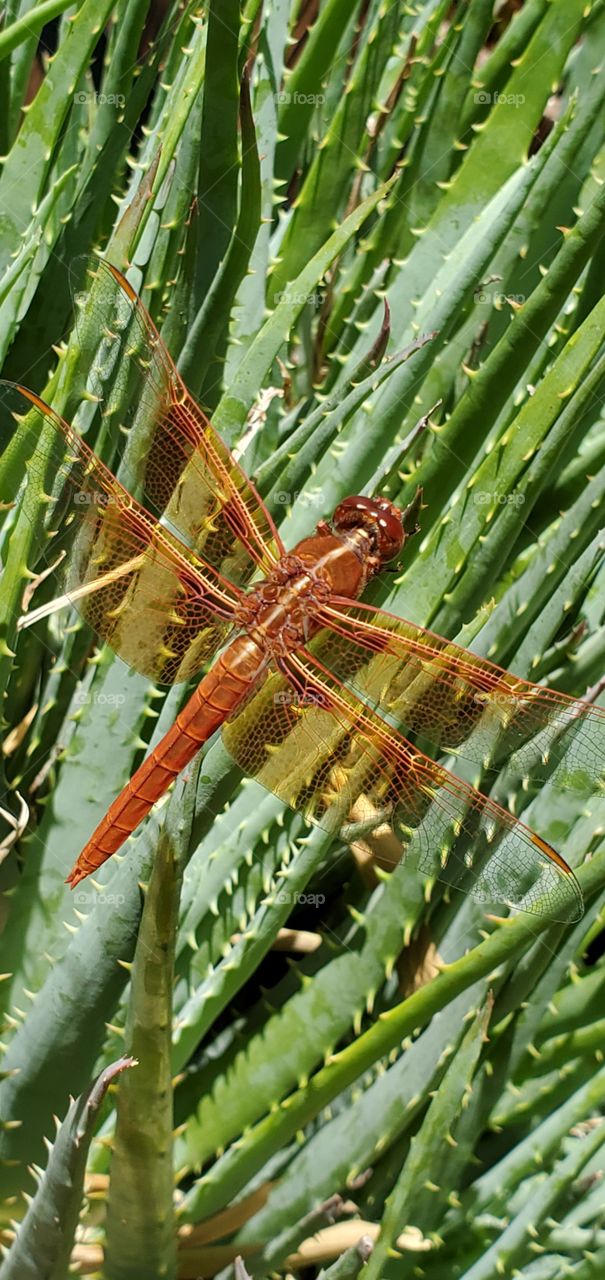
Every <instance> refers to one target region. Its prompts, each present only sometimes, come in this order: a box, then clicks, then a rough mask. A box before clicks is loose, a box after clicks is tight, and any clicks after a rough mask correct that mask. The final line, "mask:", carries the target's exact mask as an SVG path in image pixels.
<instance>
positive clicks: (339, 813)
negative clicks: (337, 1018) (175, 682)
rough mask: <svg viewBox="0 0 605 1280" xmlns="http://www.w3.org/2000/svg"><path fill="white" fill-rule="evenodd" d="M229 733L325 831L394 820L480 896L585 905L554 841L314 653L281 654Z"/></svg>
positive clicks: (516, 902) (572, 910)
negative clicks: (436, 754) (415, 741)
mask: <svg viewBox="0 0 605 1280" xmlns="http://www.w3.org/2000/svg"><path fill="white" fill-rule="evenodd" d="M223 738H224V742H225V745H226V747H227V750H228V751H229V752H230V754H231V755H232V756H233V758H234V759H235V760H236V761H237V763H238V764H239V766H240V768H242V769H243V770H244V772H245V773H247V774H249V775H251V776H253V777H255V778H256V779H257V780H258V781H259V782H261V783H262V784H263V785H264V786H265V787H267V789H268V790H269V791H273V792H274V793H275V794H276V795H277V796H279V797H280V799H282V800H283V801H284V802H285V803H286V804H288V805H290V806H292V807H293V808H298V809H301V810H302V811H304V812H305V813H306V815H307V817H309V818H310V819H311V820H312V821H314V822H316V823H318V824H319V825H320V826H322V827H325V828H326V829H327V830H330V831H333V832H337V831H343V828H344V834H345V835H346V833H347V828H348V830H349V832H353V833H355V832H359V830H360V829H361V830H366V829H367V830H370V829H375V828H379V829H380V828H382V829H384V824H387V826H388V828H389V831H390V832H391V833H392V835H393V836H394V837H395V840H396V842H397V845H398V848H399V851H400V854H401V856H402V857H403V856H417V858H418V865H419V869H420V870H421V871H422V872H424V873H427V874H429V875H431V876H434V877H436V878H439V879H444V880H446V881H447V882H448V884H450V885H453V886H455V887H456V888H460V889H463V890H465V891H466V892H469V893H471V894H472V895H473V896H474V897H475V898H477V899H478V900H479V901H481V902H484V903H490V904H494V905H499V906H502V905H506V906H513V907H517V908H520V909H522V910H525V911H529V912H533V913H535V914H537V915H546V916H547V917H550V918H552V919H555V920H566V921H567V920H575V919H578V918H579V917H580V916H581V914H582V910H583V906H582V895H581V891H580V888H579V885H578V883H577V881H576V878H575V876H574V875H573V872H572V871H571V870H570V868H569V867H568V866H567V864H566V863H565V861H564V860H563V858H561V857H560V855H559V854H558V853H557V852H556V851H555V850H554V849H552V848H551V847H550V845H548V844H547V843H546V842H545V841H543V840H541V839H540V837H539V836H537V835H534V833H533V832H531V831H530V830H529V829H528V828H527V827H525V826H524V825H523V823H521V822H519V821H517V820H516V819H515V818H514V817H513V815H512V814H510V813H508V812H507V811H506V810H505V809H502V808H501V807H500V806H499V805H497V804H495V803H494V802H493V801H492V800H490V799H489V798H488V797H487V796H484V795H482V794H481V793H480V792H479V791H476V790H475V789H474V788H472V787H469V786H467V785H466V784H465V783H463V782H461V781H460V780H459V779H458V778H456V777H454V775H453V774H450V773H448V772H447V770H445V769H443V768H441V767H440V766H439V765H437V764H435V762H434V761H432V760H430V759H429V758H428V757H427V756H425V755H423V754H422V752H420V751H418V750H417V749H416V748H415V747H413V746H412V745H411V744H410V743H409V742H408V741H407V740H406V739H405V738H403V737H401V736H400V735H399V734H397V733H395V732H394V731H393V730H392V729H390V727H389V726H388V725H386V724H385V723H384V721H382V720H381V719H380V717H379V716H378V715H376V714H375V713H374V712H373V711H372V710H371V709H370V708H368V707H365V708H364V707H363V706H362V704H361V703H360V702H359V700H358V699H357V698H356V696H355V695H354V694H353V693H352V692H351V691H350V690H348V689H347V688H346V687H345V686H341V685H340V684H339V683H338V682H337V681H336V680H334V679H333V677H332V676H331V675H330V673H329V672H327V671H326V669H325V668H324V667H323V666H322V664H321V663H320V662H318V661H317V660H316V659H315V657H314V656H313V655H312V654H311V653H309V652H308V651H303V652H299V653H297V654H295V655H290V656H289V657H288V658H287V659H285V660H284V662H283V664H282V672H281V674H280V673H275V674H273V675H271V676H269V678H268V679H267V681H266V682H265V684H264V686H263V688H262V689H261V690H260V691H259V693H257V694H256V695H255V697H254V698H253V699H251V701H250V702H249V703H248V705H247V706H246V707H244V708H243V710H241V711H240V712H239V713H238V714H237V715H236V716H235V717H233V719H232V720H231V721H230V722H228V723H227V724H226V725H225V726H224V728H223ZM356 838H358V835H357V836H356Z"/></svg>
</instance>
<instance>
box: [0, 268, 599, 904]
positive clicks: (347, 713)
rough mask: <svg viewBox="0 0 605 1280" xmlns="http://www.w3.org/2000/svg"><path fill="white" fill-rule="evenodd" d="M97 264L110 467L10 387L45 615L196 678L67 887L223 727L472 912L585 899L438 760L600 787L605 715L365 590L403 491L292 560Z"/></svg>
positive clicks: (256, 774)
mask: <svg viewBox="0 0 605 1280" xmlns="http://www.w3.org/2000/svg"><path fill="white" fill-rule="evenodd" d="M93 272H94V279H93V282H92V287H93V289H94V299H95V308H96V309H95V312H94V315H95V320H94V324H95V326H96V333H97V336H98V343H99V347H98V353H97V356H96V357H95V365H94V368H92V369H91V370H90V384H89V388H88V390H87V397H88V401H89V407H90V405H91V404H94V403H95V401H97V402H99V401H102V402H103V414H104V416H103V418H102V422H103V424H104V429H105V430H106V433H107V434H110V433H111V430H112V427H113V428H115V425H116V414H117V415H118V420H119V427H120V428H121V429H122V430H124V431H125V432H126V435H125V439H126V441H127V443H126V447H125V449H124V450H123V456H122V458H121V460H120V466H119V472H120V478H118V477H117V476H116V475H115V474H114V473H113V471H112V470H111V469H110V468H109V467H108V466H106V465H105V463H104V462H103V461H102V460H101V458H100V457H99V456H97V454H96V453H95V452H93V450H92V449H91V448H90V447H89V445H88V444H87V443H86V441H85V439H84V438H83V435H82V434H81V433H80V431H79V430H76V429H75V427H74V426H72V425H70V423H69V422H67V421H66V420H65V419H64V418H63V417H61V416H60V415H59V414H58V413H57V412H55V411H54V410H53V408H52V407H51V406H49V405H48V404H47V403H45V402H44V401H43V400H42V399H41V398H40V397H39V396H38V395H37V394H36V393H34V392H33V391H30V390H28V389H27V388H26V387H24V386H21V385H19V384H4V393H3V394H4V398H5V399H6V400H7V403H8V402H9V401H10V406H11V408H10V412H11V413H12V416H13V418H14V419H15V420H16V423H17V434H18V435H19V433H21V434H22V435H24V436H25V440H26V446H27V449H26V451H27V452H28V454H30V455H31V456H30V458H29V462H28V465H27V472H28V483H27V486H26V493H29V492H30V489H32V490H33V491H34V499H35V501H36V503H37V506H35V507H32V514H31V518H32V519H34V518H37V519H38V520H39V519H40V515H39V510H40V507H39V496H38V497H36V492H37V494H38V495H39V492H40V489H42V490H43V491H44V492H45V494H46V501H45V504H44V520H45V529H46V531H47V533H48V534H49V536H48V540H47V553H48V555H49V557H50V559H51V561H52V563H53V564H54V565H56V564H58V563H59V562H60V571H61V573H62V575H63V584H64V594H63V595H62V596H61V597H59V600H58V601H57V600H55V601H54V602H53V607H55V606H56V605H57V603H59V604H61V603H64V604H68V603H71V604H72V605H73V606H74V607H75V608H76V609H77V610H78V611H79V613H80V614H81V615H82V616H83V618H84V619H85V620H86V621H87V622H88V623H89V624H91V626H92V627H93V629H94V631H95V632H96V633H97V635H98V637H99V638H100V639H101V640H103V641H105V642H107V643H108V644H109V645H110V646H112V647H113V650H114V651H115V653H116V654H117V655H118V656H119V657H120V658H122V659H124V660H125V661H126V662H127V663H129V664H130V665H131V666H132V667H133V668H134V669H135V670H137V671H138V672H140V673H142V674H144V675H145V676H147V677H149V678H151V679H152V680H153V681H155V682H158V683H160V684H163V685H172V684H175V683H177V682H179V681H183V682H185V681H190V680H191V679H192V678H193V677H200V678H199V681H198V683H197V685H196V686H195V688H194V691H193V693H192V694H191V696H190V697H189V700H188V701H187V702H186V704H185V705H184V707H183V708H182V710H180V712H179V713H178V714H177V716H176V719H175V721H174V724H173V726H172V727H171V728H170V729H169V730H168V732H167V733H166V734H165V736H164V737H163V738H162V740H161V741H160V742H159V744H158V745H157V746H155V747H154V749H153V750H151V752H150V753H149V754H148V755H147V757H146V758H145V759H144V760H143V763H142V764H141V765H140V766H139V767H138V768H137V769H136V771H135V772H134V774H133V776H132V777H131V779H130V781H129V782H128V784H127V785H126V786H125V787H124V789H123V790H122V791H121V793H120V794H119V795H118V796H117V797H116V799H115V800H114V801H113V803H112V804H111V805H110V807H109V809H108V811H107V813H106V815H105V816H104V817H103V819H102V821H101V822H100V823H99V825H98V826H97V828H96V830H95V831H94V832H93V833H92V835H91V836H90V839H89V840H88V842H87V844H86V846H85V848H84V849H83V850H82V851H81V853H80V854H79V857H78V858H77V861H76V862H75V865H74V867H73V869H72V870H71V872H70V873H69V875H68V877H67V883H68V884H70V885H71V886H72V887H74V886H75V885H77V884H78V883H79V882H80V881H81V880H82V879H84V877H86V876H88V875H90V874H91V873H93V872H95V871H97V869H98V868H99V867H100V866H101V865H102V864H103V863H104V862H105V861H106V860H107V859H108V858H110V857H111V856H112V855H113V854H114V853H116V852H117V851H118V850H119V849H120V848H121V846H122V845H123V843H124V841H125V840H126V839H127V837H129V836H130V835H131V834H132V833H133V832H134V831H135V829H136V828H137V827H138V825H139V824H140V823H141V822H142V820H143V819H144V818H145V816H146V815H147V814H148V813H149V811H150V810H151V809H152V807H153V806H154V805H155V804H156V803H157V802H158V801H159V800H160V799H161V797H162V796H163V795H164V794H165V792H166V791H167V789H168V788H169V787H170V785H171V784H172V783H173V781H174V779H175V778H176V777H177V775H178V774H180V773H181V772H182V771H183V770H184V769H185V767H186V766H187V765H188V763H189V762H190V761H191V760H192V759H193V757H194V756H195V755H196V754H197V753H198V752H199V751H200V748H202V747H203V746H204V745H205V744H206V743H208V741H209V740H210V738H212V737H213V735H214V734H215V733H216V732H217V731H218V730H221V732H222V737H223V742H224V744H225V746H226V749H227V751H228V752H229V754H230V755H231V757H232V758H233V760H234V761H235V762H236V764H237V765H238V766H239V767H240V769H241V770H242V772H243V773H244V774H245V775H248V776H250V777H253V778H256V779H257V780H258V781H259V782H260V783H262V784H263V785H264V787H265V788H266V789H267V790H269V791H272V792H273V793H274V794H275V795H277V796H278V797H279V799H280V800H281V801H283V802H284V803H285V804H286V805H288V806H291V807H292V808H294V809H299V810H300V811H302V812H303V813H304V814H305V815H306V817H307V818H309V819H310V820H311V821H312V822H315V823H316V824H318V825H319V826H320V827H324V828H325V829H326V830H327V831H329V832H330V833H332V834H333V835H340V836H341V837H342V836H344V838H345V839H346V838H347V833H348V838H349V839H352V838H353V837H355V838H356V839H361V840H363V838H364V837H367V836H368V834H369V833H371V832H376V831H385V830H386V831H388V832H389V833H390V834H391V835H392V836H393V837H394V838H395V841H396V845H397V849H398V850H399V853H400V855H401V857H403V858H405V859H407V858H410V859H415V860H416V862H415V865H416V866H417V868H418V872H419V874H424V875H426V876H427V877H428V878H429V879H430V878H431V877H432V879H433V881H434V880H444V881H446V883H447V884H448V885H449V886H450V888H452V887H453V888H459V889H461V890H463V891H465V892H467V893H470V894H472V895H473V896H474V897H475V898H476V899H477V900H478V901H479V902H481V903H490V904H496V905H500V906H502V905H504V906H506V907H508V908H519V909H522V910H524V911H529V912H534V913H536V914H538V915H546V916H547V917H549V918H552V919H555V920H564V921H570V920H576V919H578V918H579V917H580V916H581V915H582V911H583V903H582V894H581V890H580V887H579V884H578V881H577V879H576V877H575V875H574V873H573V871H572V870H571V868H570V867H569V866H568V864H567V862H566V861H565V859H564V857H563V856H562V854H561V853H560V852H558V851H557V850H556V849H554V848H553V847H551V845H550V844H549V843H548V842H547V841H546V840H545V839H543V838H542V837H541V836H540V835H538V834H537V833H535V832H533V831H532V830H530V828H529V827H528V826H526V825H525V824H524V823H523V822H522V821H521V820H519V819H518V818H517V817H515V816H514V815H513V813H512V812H510V811H509V810H508V809H507V808H505V807H503V806H501V805H499V804H498V803H496V801H495V800H493V799H492V798H490V796H488V795H486V794H483V793H482V792H481V791H479V790H477V789H475V788H474V787H473V786H471V785H469V784H468V783H467V782H465V781H463V780H462V779H461V778H459V777H458V775H457V774H456V773H454V772H452V771H451V769H450V768H448V767H447V765H446V763H440V758H441V760H443V757H444V755H452V754H453V755H454V756H458V755H460V756H461V757H467V758H468V759H470V760H475V761H478V762H479V764H481V765H484V764H486V762H487V761H496V762H497V761H498V758H500V761H502V759H504V760H506V759H508V758H509V756H510V754H511V752H512V758H513V759H516V760H517V761H518V762H520V763H521V765H522V766H523V767H527V769H528V770H529V767H530V764H531V761H532V760H535V758H536V753H537V758H538V760H539V763H540V765H541V766H543V765H544V763H545V761H547V760H548V759H549V758H552V754H551V755H550V756H549V753H552V752H553V751H554V752H555V755H556V753H557V750H558V752H559V754H558V755H557V757H556V758H557V759H558V760H559V762H560V768H562V769H563V773H564V777H565V778H567V779H568V780H569V779H572V781H573V780H576V781H577V779H578V778H580V781H581V783H582V785H584V783H585V782H586V780H587V779H589V780H590V779H592V780H595V779H597V778H598V777H600V772H599V771H600V769H601V767H602V766H601V764H600V763H599V761H600V760H602V753H603V745H604V737H605V710H604V709H602V708H600V707H599V706H597V705H594V704H593V703H592V702H590V701H580V700H577V699H574V698H572V697H569V696H567V695H565V694H563V693H559V692H557V691H555V690H553V689H550V688H547V687H545V686H543V685H539V684H534V683H531V682H528V681H526V680H524V679H521V678H519V677H517V676H515V675H513V674H511V673H509V672H508V671H506V670H504V669H503V668H501V667H498V666H496V665H494V664H493V663H491V662H490V661H488V660H487V659H486V658H483V657H479V656H477V655H475V654H474V653H471V652H469V651H467V650H465V649H464V648H462V647H460V646H457V645H456V644H455V643H453V642H451V641H449V640H448V639H446V638H443V637H441V636H439V635H436V634H433V633H431V632H430V631H427V630H425V629H423V628H422V627H420V626H417V625H415V624H414V623H412V622H410V621H406V620H405V619H403V618H399V617H397V616H395V615H393V614H389V613H386V612H384V611H382V610H380V609H379V608H377V607H375V606H374V605H373V604H371V603H364V602H363V600H361V599H360V597H361V596H362V595H363V593H364V591H365V589H366V587H367V586H368V584H369V583H370V582H371V580H372V579H375V578H376V577H377V576H378V575H379V574H381V573H382V572H383V571H384V570H385V569H387V568H388V567H389V566H390V565H392V564H393V562H395V561H397V562H399V559H400V557H401V554H402V552H403V549H404V546H405V544H406V542H407V540H408V538H409V537H410V536H412V534H413V533H414V532H415V531H416V529H417V517H418V511H419V507H420V495H419V494H417V495H416V498H415V499H414V500H413V501H412V503H411V504H410V505H408V506H407V507H406V508H405V509H404V510H400V509H399V508H398V507H397V506H396V505H395V504H394V503H393V502H391V501H390V500H389V499H387V498H385V497H380V496H377V497H369V496H367V495H352V496H350V497H346V498H344V499H343V500H342V501H341V502H339V504H338V505H337V507H336V509H335V511H334V512H333V514H332V517H331V519H329V520H327V519H322V520H320V521H319V523H318V524H317V527H316V529H315V531H314V532H313V533H312V534H310V535H309V536H307V537H304V538H303V539H302V540H300V541H299V542H298V543H297V545H296V546H294V547H293V548H292V549H291V550H287V549H286V548H285V547H284V545H283V543H282V541H281V538H280V535H279V532H278V530H277V528H276V526H275V524H274V521H273V519H272V517H271V515H270V513H269V510H268V508H267V506H266V505H265V504H264V503H263V501H262V500H261V498H260V496H259V494H258V492H257V491H256V489H255V487H254V484H253V482H252V480H251V479H250V478H249V477H248V476H247V474H246V473H245V471H244V470H243V468H242V466H241V465H240V463H239V462H238V461H236V459H235V458H234V457H233V455H232V453H231V452H230V451H229V449H228V448H227V447H226V445H225V443H224V442H223V440H222V438H221V436H220V435H219V433H218V431H217V430H215V428H214V427H213V426H212V424H211V422H210V421H209V419H208V418H207V416H206V415H205V414H204V413H203V411H202V410H201V408H200V407H199V406H198V404H197V403H196V401H195V399H194V397H193V396H192V395H191V394H190V393H189V392H188V390H187V388H186V386H185V385H184V383H183V381H182V379H181V377H180V375H179V373H178V371H177V368H176V366H175V364H174V362H173V360H172V358H171V357H170V355H169V353H168V350H167V348H166V346H165V344H164V342H163V340H162V339H161V337H160V335H159V333H158V331H157V329H156V327H155V325H154V323H153V321H152V320H151V318H150V316H149V314H148V312H147V310H146V308H145V307H144V305H143V303H142V301H141V300H140V298H139V297H138V295H137V293H136V292H135V290H134V288H133V287H132V285H131V284H130V283H129V282H128V280H127V279H126V278H125V276H124V275H122V274H121V272H120V271H119V270H118V269H117V267H115V266H113V265H112V264H110V263H109V262H107V261H105V260H98V261H97V262H95V265H94V269H93ZM95 378H96V379H97V381H96V382H95ZM108 387H109V391H108V390H107V388H108ZM103 396H104V399H103ZM124 403H127V404H128V405H129V406H130V407H129V409H128V415H129V416H127V417H124V416H122V417H120V414H122V415H124V413H125V412H126V411H125V410H123V409H122V408H121V407H120V406H121V405H122V404H124ZM15 406H16V407H15ZM135 426H136V427H137V430H136V431H135V429H134V427H135ZM128 428H130V429H128ZM30 446H31V447H30ZM34 446H35V447H34ZM0 496H2V498H3V500H4V501H6V502H8V503H10V502H11V501H12V502H13V503H14V500H15V494H14V493H12V494H5V495H0ZM24 500H25V501H26V500H27V499H24ZM35 511H37V512H38V515H37V516H35V515H34V512H35ZM49 611H50V610H49V609H48V608H47V607H46V606H45V605H42V606H40V607H39V608H38V609H37V610H36V609H33V610H31V611H30V612H29V613H28V614H26V615H25V619H24V620H25V622H26V623H28V624H29V623H31V622H32V621H37V620H38V618H39V617H43V616H44V614H45V612H49ZM22 621H23V619H22ZM404 730H405V734H406V735H407V736H404ZM424 748H426V749H427V750H430V751H431V753H432V754H431V755H428V754H426V753H425V750H424ZM499 752H500V756H499V755H498V753H499ZM433 756H434V757H436V758H433ZM494 767H496V766H494Z"/></svg>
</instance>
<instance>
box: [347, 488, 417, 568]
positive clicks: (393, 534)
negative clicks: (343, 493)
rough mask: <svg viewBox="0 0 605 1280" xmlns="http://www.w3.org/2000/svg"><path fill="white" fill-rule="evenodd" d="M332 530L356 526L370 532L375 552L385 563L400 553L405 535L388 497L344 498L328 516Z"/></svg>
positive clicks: (398, 515) (397, 509)
mask: <svg viewBox="0 0 605 1280" xmlns="http://www.w3.org/2000/svg"><path fill="white" fill-rule="evenodd" d="M332 523H333V525H334V528H335V529H352V528H355V527H359V526H360V525H361V526H362V527H363V528H364V529H368V530H370V531H371V532H373V533H374V536H375V540H376V551H377V552H378V555H379V556H380V559H381V560H382V561H383V562H385V563H386V561H387V560H392V559H393V557H394V556H396V555H398V553H399V552H400V551H401V548H402V546H403V543H404V541H405V533H404V529H403V524H402V517H401V512H400V511H399V508H398V507H396V506H395V504H394V503H393V502H390V501H389V499H388V498H365V497H363V496H362V495H357V496H356V497H352V498H344V500H343V501H342V502H340V503H339V504H338V506H337V508H336V510H335V512H334V515H333V517H332Z"/></svg>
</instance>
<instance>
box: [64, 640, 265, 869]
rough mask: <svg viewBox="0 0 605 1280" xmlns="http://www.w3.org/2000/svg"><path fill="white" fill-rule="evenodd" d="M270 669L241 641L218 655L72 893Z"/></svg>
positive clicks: (107, 821) (111, 816) (108, 821)
mask: <svg viewBox="0 0 605 1280" xmlns="http://www.w3.org/2000/svg"><path fill="white" fill-rule="evenodd" d="M265 666H266V657H265V655H264V653H263V651H262V649H261V648H260V647H259V645H257V644H256V643H255V641H254V640H252V639H251V638H250V637H249V636H238V637H236V639H235V640H233V641H232V643H231V644H230V645H229V646H228V648H227V649H225V651H224V652H223V653H222V654H220V655H219V657H218V658H217V660H216V662H215V663H214V664H213V666H212V668H211V670H210V671H209V672H208V673H207V675H205V676H204V678H203V679H202V680H201V681H200V683H199V685H198V687H197V689H196V690H195V692H194V693H193V694H192V695H191V697H190V699H189V701H188V703H187V704H186V706H185V707H183V710H182V711H180V712H179V714H178V716H177V717H176V720H175V722H174V724H173V726H172V728H171V729H169V730H168V733H166V734H165V735H164V737H163V738H162V741H161V742H160V743H158V745H157V747H155V749H154V750H153V751H152V752H151V754H150V755H149V756H147V759H146V760H144V761H143V763H142V764H141V765H140V766H139V768H138V769H137V770H136V773H134V774H133V776H132V778H131V779H130V782H129V783H128V784H127V786H125V787H124V789H123V791H121V792H120V794H119V796H117V797H116V799H115V800H114V802H113V804H112V805H111V806H110V808H109V809H108V811H107V814H106V815H105V817H104V818H103V820H102V822H100V823H99V825H98V827H97V828H96V830H95V831H94V832H93V834H92V836H91V837H90V840H89V841H88V843H87V844H86V846H85V847H84V849H83V850H82V852H81V854H80V856H79V858H78V860H77V862H76V864H75V866H74V867H73V870H72V871H71V872H70V874H69V876H68V877H67V881H66V883H67V884H69V885H71V886H72V888H73V887H74V886H75V885H77V884H79V882H80V880H83V879H84V878H85V877H86V876H88V875H90V874H91V872H93V871H96V870H98V868H99V867H100V866H102V865H103V863H104V862H105V861H106V860H107V858H110V857H111V855H112V854H113V853H116V852H117V850H118V849H119V848H120V847H121V845H122V844H123V843H124V841H125V840H126V839H127V838H128V836H129V835H132V832H133V831H134V830H135V828H136V827H138V825H139V823H140V822H142V821H143V818H144V817H146V815H147V814H148V813H149V810H150V809H152V808H153V806H154V804H156V803H157V801H158V800H159V799H160V798H161V796H163V794H164V792H165V791H166V790H167V789H168V787H169V786H170V784H171V782H173V780H174V779H175V778H176V776H177V774H179V773H180V772H181V770H182V769H184V768H185V766H186V765H187V764H189V762H190V761H191V760H192V759H193V757H194V756H195V755H197V753H198V751H199V750H200V747H202V746H203V745H204V743H205V742H207V741H208V739H209V738H211V737H212V734H213V733H215V732H216V730H217V729H219V728H220V727H221V725H222V724H224V722H225V720H226V719H227V717H228V716H229V715H231V714H232V713H233V712H234V711H236V710H237V708H238V707H239V705H240V703H242V702H243V701H244V699H245V698H246V697H248V695H249V693H250V692H251V690H252V687H253V685H254V684H255V683H256V680H257V679H258V677H259V676H260V675H261V674H262V672H263V669H264V667H265Z"/></svg>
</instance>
